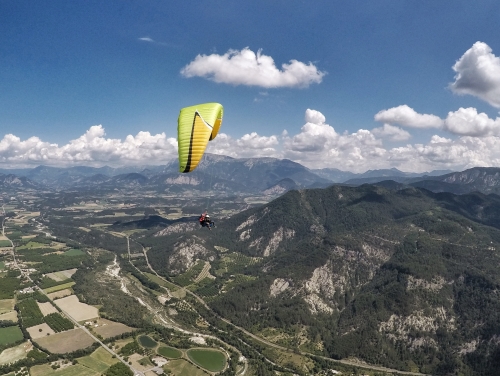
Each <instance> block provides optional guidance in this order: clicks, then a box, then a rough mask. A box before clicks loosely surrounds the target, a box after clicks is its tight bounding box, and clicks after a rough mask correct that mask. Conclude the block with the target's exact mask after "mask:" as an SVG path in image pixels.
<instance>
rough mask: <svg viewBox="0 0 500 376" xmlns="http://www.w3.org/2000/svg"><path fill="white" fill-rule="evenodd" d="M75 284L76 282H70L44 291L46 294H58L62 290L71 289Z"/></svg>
mask: <svg viewBox="0 0 500 376" xmlns="http://www.w3.org/2000/svg"><path fill="white" fill-rule="evenodd" d="M74 284H75V282H68V283H65V284H63V285H58V286H54V287H49V288H48V289H44V290H43V291H45V293H46V294H50V293H51V292H56V291H60V290H64V289H69V288H70V287H71V286H73V285H74Z"/></svg>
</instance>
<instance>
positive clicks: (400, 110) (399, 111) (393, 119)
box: [375, 104, 443, 128]
mask: <svg viewBox="0 0 500 376" xmlns="http://www.w3.org/2000/svg"><path fill="white" fill-rule="evenodd" d="M375 120H376V121H379V122H381V123H388V124H399V125H402V126H404V127H409V128H440V127H441V126H442V125H443V120H442V119H441V118H440V117H439V116H436V115H428V114H419V113H418V112H416V111H415V110H414V109H413V108H411V107H409V106H408V105H406V104H403V105H401V106H398V107H393V108H389V109H388V110H382V111H379V112H378V113H377V114H376V115H375Z"/></svg>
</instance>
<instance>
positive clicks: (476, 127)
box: [443, 108, 500, 137]
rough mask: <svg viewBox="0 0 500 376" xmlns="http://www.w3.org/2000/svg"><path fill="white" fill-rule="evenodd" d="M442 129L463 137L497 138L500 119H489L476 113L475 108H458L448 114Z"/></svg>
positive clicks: (499, 129)
mask: <svg viewBox="0 0 500 376" xmlns="http://www.w3.org/2000/svg"><path fill="white" fill-rule="evenodd" d="M443 129H445V130H447V131H448V132H451V133H453V134H457V135H463V136H474V137H484V136H490V135H492V136H499V135H500V118H498V117H497V118H496V119H490V118H489V117H488V115H486V114H485V113H484V112H482V113H478V112H477V110H476V109H475V108H460V109H458V111H455V112H449V113H448V116H447V117H446V119H445V121H444V127H443Z"/></svg>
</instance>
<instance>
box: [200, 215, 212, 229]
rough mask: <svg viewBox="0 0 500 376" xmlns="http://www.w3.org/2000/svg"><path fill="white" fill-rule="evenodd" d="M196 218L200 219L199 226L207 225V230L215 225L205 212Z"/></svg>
mask: <svg viewBox="0 0 500 376" xmlns="http://www.w3.org/2000/svg"><path fill="white" fill-rule="evenodd" d="M198 220H199V221H200V225H201V227H208V229H209V230H211V229H212V227H215V222H214V221H212V220H211V219H210V216H209V215H208V213H207V212H205V213H203V214H202V215H200V218H198Z"/></svg>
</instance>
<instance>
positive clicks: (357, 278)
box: [141, 185, 500, 375]
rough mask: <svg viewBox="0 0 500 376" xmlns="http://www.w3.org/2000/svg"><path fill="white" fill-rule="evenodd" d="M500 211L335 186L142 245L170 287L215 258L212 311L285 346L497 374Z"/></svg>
mask: <svg viewBox="0 0 500 376" xmlns="http://www.w3.org/2000/svg"><path fill="white" fill-rule="evenodd" d="M497 208H498V197H496V196H485V195H478V194H475V195H464V196H454V195H452V194H434V193H431V192H429V191H425V190H421V189H417V188H407V189H401V190H398V191H392V190H388V189H385V188H382V187H376V186H369V185H365V186H361V187H357V188H353V187H340V186H333V187H329V188H326V189H311V190H301V191H290V192H288V193H286V194H285V195H283V196H281V197H280V198H278V199H276V200H274V201H272V202H270V203H269V204H267V205H264V206H262V207H259V208H254V209H250V210H247V211H244V212H241V213H239V214H237V215H234V216H233V217H231V218H229V219H227V220H225V221H223V222H220V223H218V224H217V227H216V228H215V229H214V230H213V231H211V232H209V231H207V230H206V229H197V230H195V231H190V229H184V228H181V227H182V226H179V225H177V226H179V229H178V230H175V229H174V228H172V231H164V232H163V234H168V235H165V236H156V237H152V238H149V239H141V241H143V242H144V243H145V244H146V245H148V246H150V247H152V248H151V249H150V251H149V259H150V262H151V263H152V265H153V267H154V268H155V269H157V270H158V271H159V272H160V273H162V274H164V275H165V276H168V277H169V278H176V277H175V276H176V275H180V274H182V273H184V272H186V270H188V269H189V268H192V267H193V265H195V264H196V260H197V259H201V260H204V261H208V262H210V264H211V273H212V274H214V276H215V279H214V280H213V282H210V283H211V288H216V289H217V293H216V294H213V295H212V296H211V298H210V300H209V304H210V305H211V306H212V308H213V309H214V310H215V311H217V312H218V313H219V314H221V315H222V316H225V317H227V318H229V319H230V320H232V321H233V322H235V323H236V324H238V325H241V326H244V327H246V328H248V329H249V330H251V331H253V332H254V333H256V334H259V335H262V336H265V337H266V338H269V339H272V340H275V341H277V342H279V343H283V342H284V343H286V344H287V345H288V346H292V347H298V348H300V349H301V350H303V351H309V352H314V353H318V354H324V355H327V356H332V357H338V358H345V357H349V356H355V357H358V358H361V359H364V360H366V361H368V362H370V363H374V364H382V365H386V366H390V367H395V368H399V369H401V370H413V371H420V372H424V373H430V374H443V375H445V374H455V372H462V374H465V375H495V374H496V373H495V372H497V370H498V369H499V368H498V364H497V363H496V362H498V359H500V357H499V355H500V347H499V345H500V276H499V273H498V267H499V265H500V262H499V261H500V253H499V251H498V250H499V249H500V230H498V229H497V228H495V227H493V226H498V223H497V222H496V220H495V219H494V218H495V217H497V216H496V215H495V213H496V212H497V210H498V209H497ZM485 213H486V214H485ZM481 222H486V223H488V224H490V225H491V226H487V225H484V224H482V223H481ZM167 229H168V228H167ZM159 235H161V234H159ZM222 250H224V251H222ZM232 260H233V261H232ZM234 260H239V261H234ZM241 260H245V262H242V261H241ZM235 264H237V265H238V268H237V269H235V267H234V265H235ZM273 333H274V336H275V337H273ZM276 337H277V338H278V339H276ZM273 338H274V339H273ZM284 338H285V339H284ZM280 341H281V342H280Z"/></svg>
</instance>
